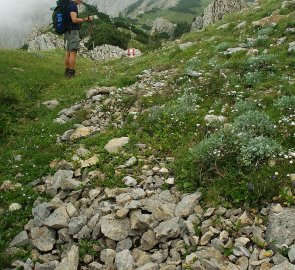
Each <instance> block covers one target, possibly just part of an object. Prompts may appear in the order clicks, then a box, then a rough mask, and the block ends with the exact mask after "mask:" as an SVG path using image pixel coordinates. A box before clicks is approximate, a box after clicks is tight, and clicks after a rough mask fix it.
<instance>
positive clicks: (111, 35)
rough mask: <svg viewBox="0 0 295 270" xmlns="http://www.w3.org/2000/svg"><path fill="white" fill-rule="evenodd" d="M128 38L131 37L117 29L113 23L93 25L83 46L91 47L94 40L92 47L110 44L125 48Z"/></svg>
mask: <svg viewBox="0 0 295 270" xmlns="http://www.w3.org/2000/svg"><path fill="white" fill-rule="evenodd" d="M130 39H131V37H130V35H129V34H126V33H123V32H121V31H119V30H118V29H117V28H116V27H115V26H114V25H110V24H101V25H96V26H95V27H94V29H93V31H92V33H91V35H90V39H89V41H88V42H87V43H86V44H85V46H86V47H87V49H92V47H93V42H94V47H96V46H100V45H103V44H110V45H113V46H118V47H120V48H123V49H127V47H128V42H129V40H130Z"/></svg>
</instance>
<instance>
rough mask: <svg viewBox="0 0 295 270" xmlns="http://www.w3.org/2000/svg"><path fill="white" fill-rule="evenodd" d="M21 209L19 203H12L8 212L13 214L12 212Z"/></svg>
mask: <svg viewBox="0 0 295 270" xmlns="http://www.w3.org/2000/svg"><path fill="white" fill-rule="evenodd" d="M21 208H22V206H21V205H20V204H19V203H12V204H11V205H10V206H9V208H8V211H10V212H14V211H17V210H20V209H21Z"/></svg>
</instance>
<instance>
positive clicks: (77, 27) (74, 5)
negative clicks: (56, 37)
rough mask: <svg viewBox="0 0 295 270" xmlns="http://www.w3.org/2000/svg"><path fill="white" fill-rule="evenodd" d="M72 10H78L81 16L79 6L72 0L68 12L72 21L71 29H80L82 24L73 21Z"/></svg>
mask: <svg viewBox="0 0 295 270" xmlns="http://www.w3.org/2000/svg"><path fill="white" fill-rule="evenodd" d="M71 12H76V13H77V17H78V16H79V13H78V7H77V5H76V3H75V2H74V1H71V3H70V7H69V13H68V16H69V18H68V19H69V22H71V30H80V24H79V23H73V22H72V18H71Z"/></svg>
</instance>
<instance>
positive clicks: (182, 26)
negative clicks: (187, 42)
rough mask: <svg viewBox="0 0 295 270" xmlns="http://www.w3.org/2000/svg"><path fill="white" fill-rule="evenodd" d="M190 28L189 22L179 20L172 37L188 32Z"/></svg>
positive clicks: (178, 36)
mask: <svg viewBox="0 0 295 270" xmlns="http://www.w3.org/2000/svg"><path fill="white" fill-rule="evenodd" d="M190 30H191V24H189V23H188V22H185V21H183V22H179V23H178V24H177V25H176V28H175V30H174V37H175V38H180V37H181V36H182V35H183V34H184V33H188V32H189V31H190Z"/></svg>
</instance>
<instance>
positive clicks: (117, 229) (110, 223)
mask: <svg viewBox="0 0 295 270" xmlns="http://www.w3.org/2000/svg"><path fill="white" fill-rule="evenodd" d="M99 222H100V225H101V232H102V233H103V234H104V235H105V236H106V237H108V238H110V239H112V240H115V241H121V240H123V239H125V238H126V237H127V236H128V235H129V234H130V231H131V227H130V226H131V225H130V220H129V218H123V219H116V218H115V217H114V216H113V215H111V214H110V215H107V216H104V217H102V218H101V219H100V221H99Z"/></svg>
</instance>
